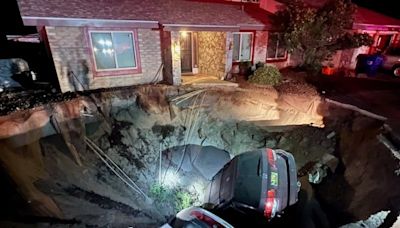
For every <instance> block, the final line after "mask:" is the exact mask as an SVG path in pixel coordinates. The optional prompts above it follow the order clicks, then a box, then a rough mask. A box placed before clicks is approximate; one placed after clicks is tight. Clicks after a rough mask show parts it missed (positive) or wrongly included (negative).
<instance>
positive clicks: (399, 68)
mask: <svg viewBox="0 0 400 228" xmlns="http://www.w3.org/2000/svg"><path fill="white" fill-rule="evenodd" d="M392 73H393V76H395V77H396V78H400V65H396V66H394V67H393V68H392Z"/></svg>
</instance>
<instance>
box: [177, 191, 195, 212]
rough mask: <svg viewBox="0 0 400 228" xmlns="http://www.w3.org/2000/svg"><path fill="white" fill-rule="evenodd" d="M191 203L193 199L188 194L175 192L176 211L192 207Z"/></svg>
mask: <svg viewBox="0 0 400 228" xmlns="http://www.w3.org/2000/svg"><path fill="white" fill-rule="evenodd" d="M193 203H194V199H193V197H192V196H191V195H190V194H189V193H188V192H184V191H177V192H176V200H175V208H176V209H177V211H180V210H182V209H185V208H187V207H190V206H192V205H193Z"/></svg>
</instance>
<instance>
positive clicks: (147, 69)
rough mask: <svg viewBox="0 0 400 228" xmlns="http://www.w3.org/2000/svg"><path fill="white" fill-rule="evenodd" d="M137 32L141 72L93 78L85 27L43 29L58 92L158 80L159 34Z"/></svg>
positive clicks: (149, 31) (148, 31)
mask: <svg viewBox="0 0 400 228" xmlns="http://www.w3.org/2000/svg"><path fill="white" fill-rule="evenodd" d="M123 30H124V31H126V30H127V29H126V28H125V29H123ZM137 31H138V43H139V56H140V61H141V68H142V72H141V73H138V74H130V75H118V76H103V77H94V76H93V70H94V69H92V68H93V67H92V59H91V58H92V57H91V54H90V47H89V42H87V39H88V37H87V36H86V33H85V28H84V27H46V32H47V37H48V42H49V46H50V50H51V54H52V57H53V61H54V65H55V67H56V71H57V77H58V80H59V83H60V88H61V91H62V92H67V91H75V90H84V89H98V88H108V87H118V86H130V85H135V84H145V83H150V82H152V81H154V80H157V81H160V80H162V75H159V76H158V78H157V79H155V77H156V74H157V71H158V69H159V67H160V65H161V63H162V61H161V48H160V34H159V31H153V30H150V29H138V30H137Z"/></svg>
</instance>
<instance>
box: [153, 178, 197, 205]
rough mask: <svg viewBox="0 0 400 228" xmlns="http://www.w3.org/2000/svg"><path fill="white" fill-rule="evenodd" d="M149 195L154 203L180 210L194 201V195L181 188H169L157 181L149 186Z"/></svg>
mask: <svg viewBox="0 0 400 228" xmlns="http://www.w3.org/2000/svg"><path fill="white" fill-rule="evenodd" d="M150 197H151V198H153V200H155V202H156V205H158V206H165V205H170V206H172V207H173V208H174V210H175V211H180V210H182V209H185V208H187V207H190V206H192V205H193V204H194V203H195V202H196V196H194V195H192V194H190V193H189V192H186V191H185V190H183V189H181V188H170V187H167V186H164V185H161V184H158V183H155V184H153V185H151V186H150Z"/></svg>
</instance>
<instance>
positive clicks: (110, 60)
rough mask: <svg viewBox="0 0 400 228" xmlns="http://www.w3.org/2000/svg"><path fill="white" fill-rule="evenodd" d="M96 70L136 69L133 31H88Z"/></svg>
mask: <svg viewBox="0 0 400 228" xmlns="http://www.w3.org/2000/svg"><path fill="white" fill-rule="evenodd" d="M90 39H91V45H92V51H93V56H94V60H95V66H96V70H97V71H107V70H124V69H136V68H137V58H136V54H135V43H134V34H133V32H105V31H104V32H103V31H98V32H93V31H92V32H90Z"/></svg>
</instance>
